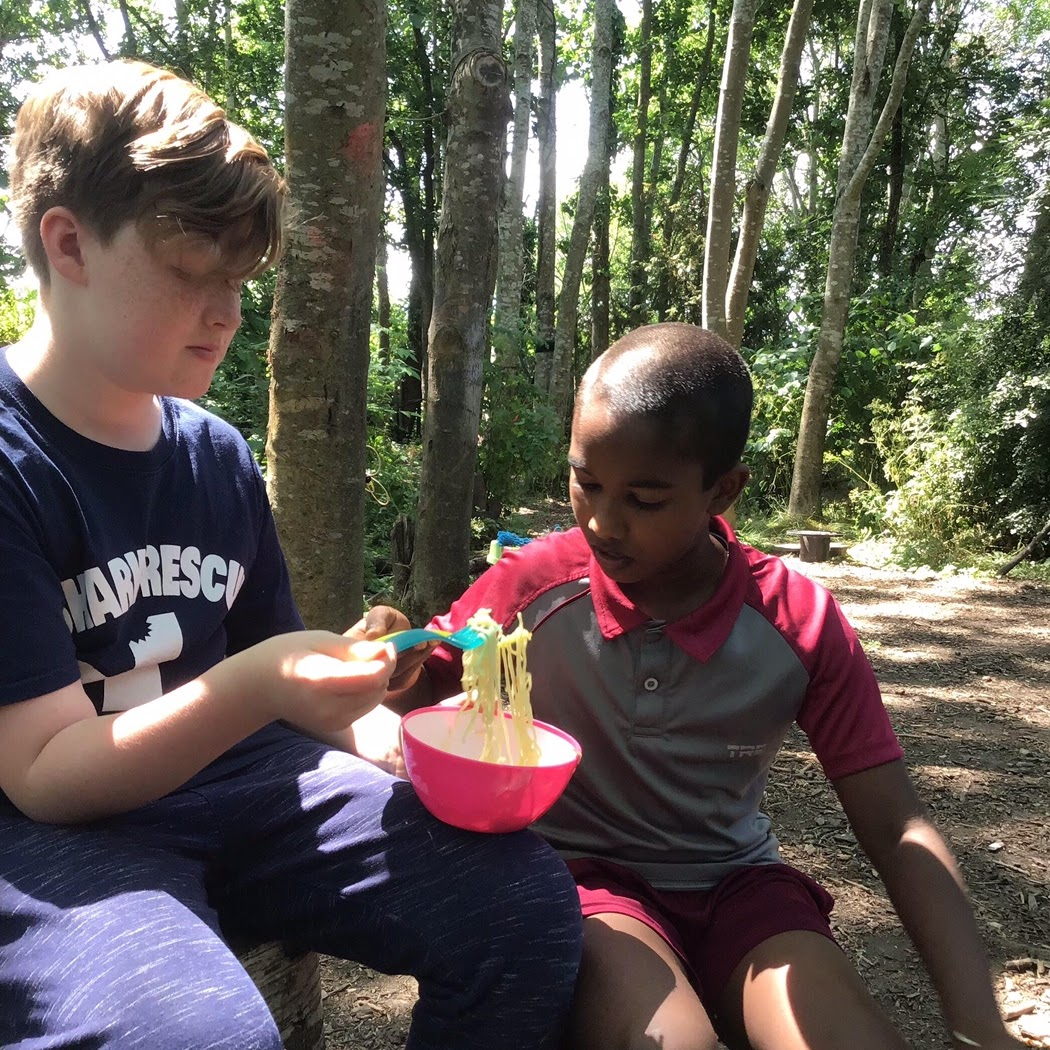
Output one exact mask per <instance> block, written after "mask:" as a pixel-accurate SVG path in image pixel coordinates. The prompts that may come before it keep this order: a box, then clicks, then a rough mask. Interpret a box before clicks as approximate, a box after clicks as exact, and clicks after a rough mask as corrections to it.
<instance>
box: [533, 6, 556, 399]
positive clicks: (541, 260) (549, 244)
mask: <svg viewBox="0 0 1050 1050" xmlns="http://www.w3.org/2000/svg"><path fill="white" fill-rule="evenodd" d="M537 4H538V7H537V23H538V26H539V38H540V94H539V98H538V99H537V100H536V137H537V139H538V141H539V152H540V186H539V200H538V202H537V227H538V228H537V238H536V240H537V245H536V375H535V383H536V387H537V388H538V389H539V390H541V391H543V392H544V393H547V392H548V391H549V390H550V378H551V371H552V369H551V366H552V364H553V363H554V306H555V295H554V276H555V261H556V259H555V254H556V247H555V232H556V228H557V220H558V196H557V185H556V165H555V162H556V160H557V134H556V129H555V122H554V115H555V99H556V97H557V92H558V85H557V82H556V79H555V74H556V69H557V62H556V60H557V51H556V48H557V26H556V23H555V20H554V6H553V0H537Z"/></svg>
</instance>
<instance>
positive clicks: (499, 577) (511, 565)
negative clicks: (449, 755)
mask: <svg viewBox="0 0 1050 1050" xmlns="http://www.w3.org/2000/svg"><path fill="white" fill-rule="evenodd" d="M589 559H590V554H589V550H588V548H587V544H586V541H585V540H584V539H583V537H582V535H581V534H580V531H579V529H570V530H568V531H566V532H553V533H550V534H549V535H547V536H544V537H542V538H541V539H537V540H533V541H532V542H531V543H528V544H526V545H525V546H523V547H510V548H508V549H507V550H505V551H504V552H503V557H502V558H500V560H499V561H498V562H496V564H495V565H493V566H492V567H491V568H490V569H488V570H486V571H485V572H483V573H482V574H481V575H480V576H479V577H478V578H477V579H476V580H475V581H474V583H472V584H471V586H470V587H468V588H467V590H466V591H464V593H463V595H462V597H460V598H459V599H458V600H457V601H456V602H455V603H454V604H453V606H452V608H451V609H449V611H448V612H447V613H445V614H444V615H442V616H435V617H434V619H433V620H431V621H430V623H429V624H428V625H427V626H429V627H436V628H438V629H439V630H442V631H457V630H459V628H460V627H463V626H464V625H465V624H466V622H467V620H469V619H470V617H471V616H473V615H474V614H475V613H476V612H477V611H478V610H479V609H488V610H489V614H490V615H491V616H492V618H493V619H494V620H495V621H496V622H497V623H498V624H499V625H500V626H501V627H502V628H503V630H504V631H507V630H509V629H510V628H511V627H512V626H513V625H514V622H515V620H516V619H517V615H518V612H519V611H520V610H522V609H524V608H525V607H526V606H527V605H528V604H529V603H530V602H531V601H532V600H533V599H534V598H536V597H537V595H539V594H540V593H542V592H543V591H545V590H547V589H548V588H550V587H553V586H556V585H557V584H559V583H561V582H564V581H566V580H569V579H574V578H576V577H577V576H580V575H582V574H583V573H584V572H585V567H586V565H587V564H588V563H589ZM426 668H427V674H428V675H429V676H430V681H431V683H432V685H433V687H434V699H435V700H444V699H445V698H446V697H449V696H454V695H455V694H456V693H458V692H460V691H461V688H462V687H461V685H460V678H461V676H462V674H463V661H462V659H461V657H460V653H459V650H458V649H453V648H452V647H451V646H449V645H439V646H438V647H437V648H436V649H435V650H434V652H433V653H432V654H431V655H430V656H429V657H428V659H427V662H426Z"/></svg>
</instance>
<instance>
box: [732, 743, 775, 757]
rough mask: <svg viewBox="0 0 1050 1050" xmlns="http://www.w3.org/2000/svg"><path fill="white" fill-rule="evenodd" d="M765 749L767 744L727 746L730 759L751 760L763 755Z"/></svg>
mask: <svg viewBox="0 0 1050 1050" xmlns="http://www.w3.org/2000/svg"><path fill="white" fill-rule="evenodd" d="M765 749H766V745H765V744H726V751H728V752H729V757H730V758H750V757H751V756H752V755H760V754H762V752H763V751H765Z"/></svg>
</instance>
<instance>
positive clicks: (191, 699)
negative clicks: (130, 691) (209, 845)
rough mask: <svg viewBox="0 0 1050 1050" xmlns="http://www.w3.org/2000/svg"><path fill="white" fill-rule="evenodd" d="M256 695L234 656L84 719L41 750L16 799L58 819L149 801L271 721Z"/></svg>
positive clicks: (29, 811) (34, 813)
mask: <svg viewBox="0 0 1050 1050" xmlns="http://www.w3.org/2000/svg"><path fill="white" fill-rule="evenodd" d="M252 700H253V697H252V696H251V690H249V689H246V688H245V684H244V682H243V680H242V672H241V668H239V667H238V666H237V665H236V663H235V661H232V660H230V661H224V662H223V663H220V664H217V665H216V666H215V667H213V668H211V669H210V670H209V671H207V672H206V673H205V674H204V675H202V676H201V677H200V678H198V679H197V680H195V681H193V682H190V683H188V684H187V685H185V686H182V687H181V688H179V689H176V690H174V691H172V692H171V693H167V694H165V695H164V696H162V697H159V698H158V699H156V700H153V701H150V702H149V703H147V704H143V705H141V706H140V707H134V708H131V709H130V710H128V711H122V712H121V713H120V714H117V715H106V716H103V717H90V718H85V719H81V720H80V721H77V722H74V723H72V724H71V725H68V726H66V727H65V728H64V729H62V730H61V731H60V732H58V733H56V734H55V736H53V737H52V738H51V739H50V740H49V741H48V742H47V744H46V745H45V746H44V747H43V748H42V749H41V751H40V753H39V754H38V755H37V757H36V759H35V760H34V761H33V763H32V764H31V766H30V767H29V769H28V770H27V772H26V776H25V779H24V782H23V784H22V790H21V791H20V792H19V797H18V798H17V799H15V800H14V801H15V802H16V804H17V805H18V806H19V808H20V809H21V810H22V811H23V812H24V813H26V815H27V816H29V817H32V818H33V819H35V820H39V821H42V822H44V823H54V824H67V823H68V824H75V823H81V822H84V821H89V820H96V819H99V818H102V817H106V816H112V815H114V814H117V813H124V812H127V811H128V810H131V809H135V808H137V807H138V806H142V805H145V804H146V803H148V802H152V801H154V800H155V799H158V798H160V797H161V796H162V795H165V794H167V793H168V792H169V791H173V790H174V789H175V788H177V787H179V786H180V785H182V784H184V783H185V782H186V781H187V780H189V779H190V777H192V776H193V775H194V774H196V773H198V772H200V770H201V769H203V768H204V766H206V765H207V764H208V763H209V762H211V761H213V760H214V759H215V758H218V757H219V755H221V754H222V753H223V752H224V751H226V750H228V749H229V748H230V747H232V746H233V745H234V744H236V743H238V742H239V741H241V740H243V739H244V738H245V737H246V736H248V735H249V734H251V733H253V732H255V731H256V730H258V729H261V728H262V727H263V726H264V725H266V724H267V723H268V722H270V721H271V720H272V718H271V717H270V716H269V714H268V713H267V712H266V710H265V708H264V707H263V705H261V704H257V703H253V702H252Z"/></svg>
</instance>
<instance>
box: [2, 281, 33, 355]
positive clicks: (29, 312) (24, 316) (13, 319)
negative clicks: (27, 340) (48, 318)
mask: <svg viewBox="0 0 1050 1050" xmlns="http://www.w3.org/2000/svg"><path fill="white" fill-rule="evenodd" d="M35 309H36V292H27V293H25V294H23V295H19V294H18V293H16V292H15V290H14V289H12V288H7V287H3V286H2V285H0V346H9V345H10V344H11V343H14V342H17V341H18V340H19V339H21V338H22V336H23V335H24V334H25V333H26V331H28V329H29V326H30V325H31V324H32V323H33V313H34V312H35Z"/></svg>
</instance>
